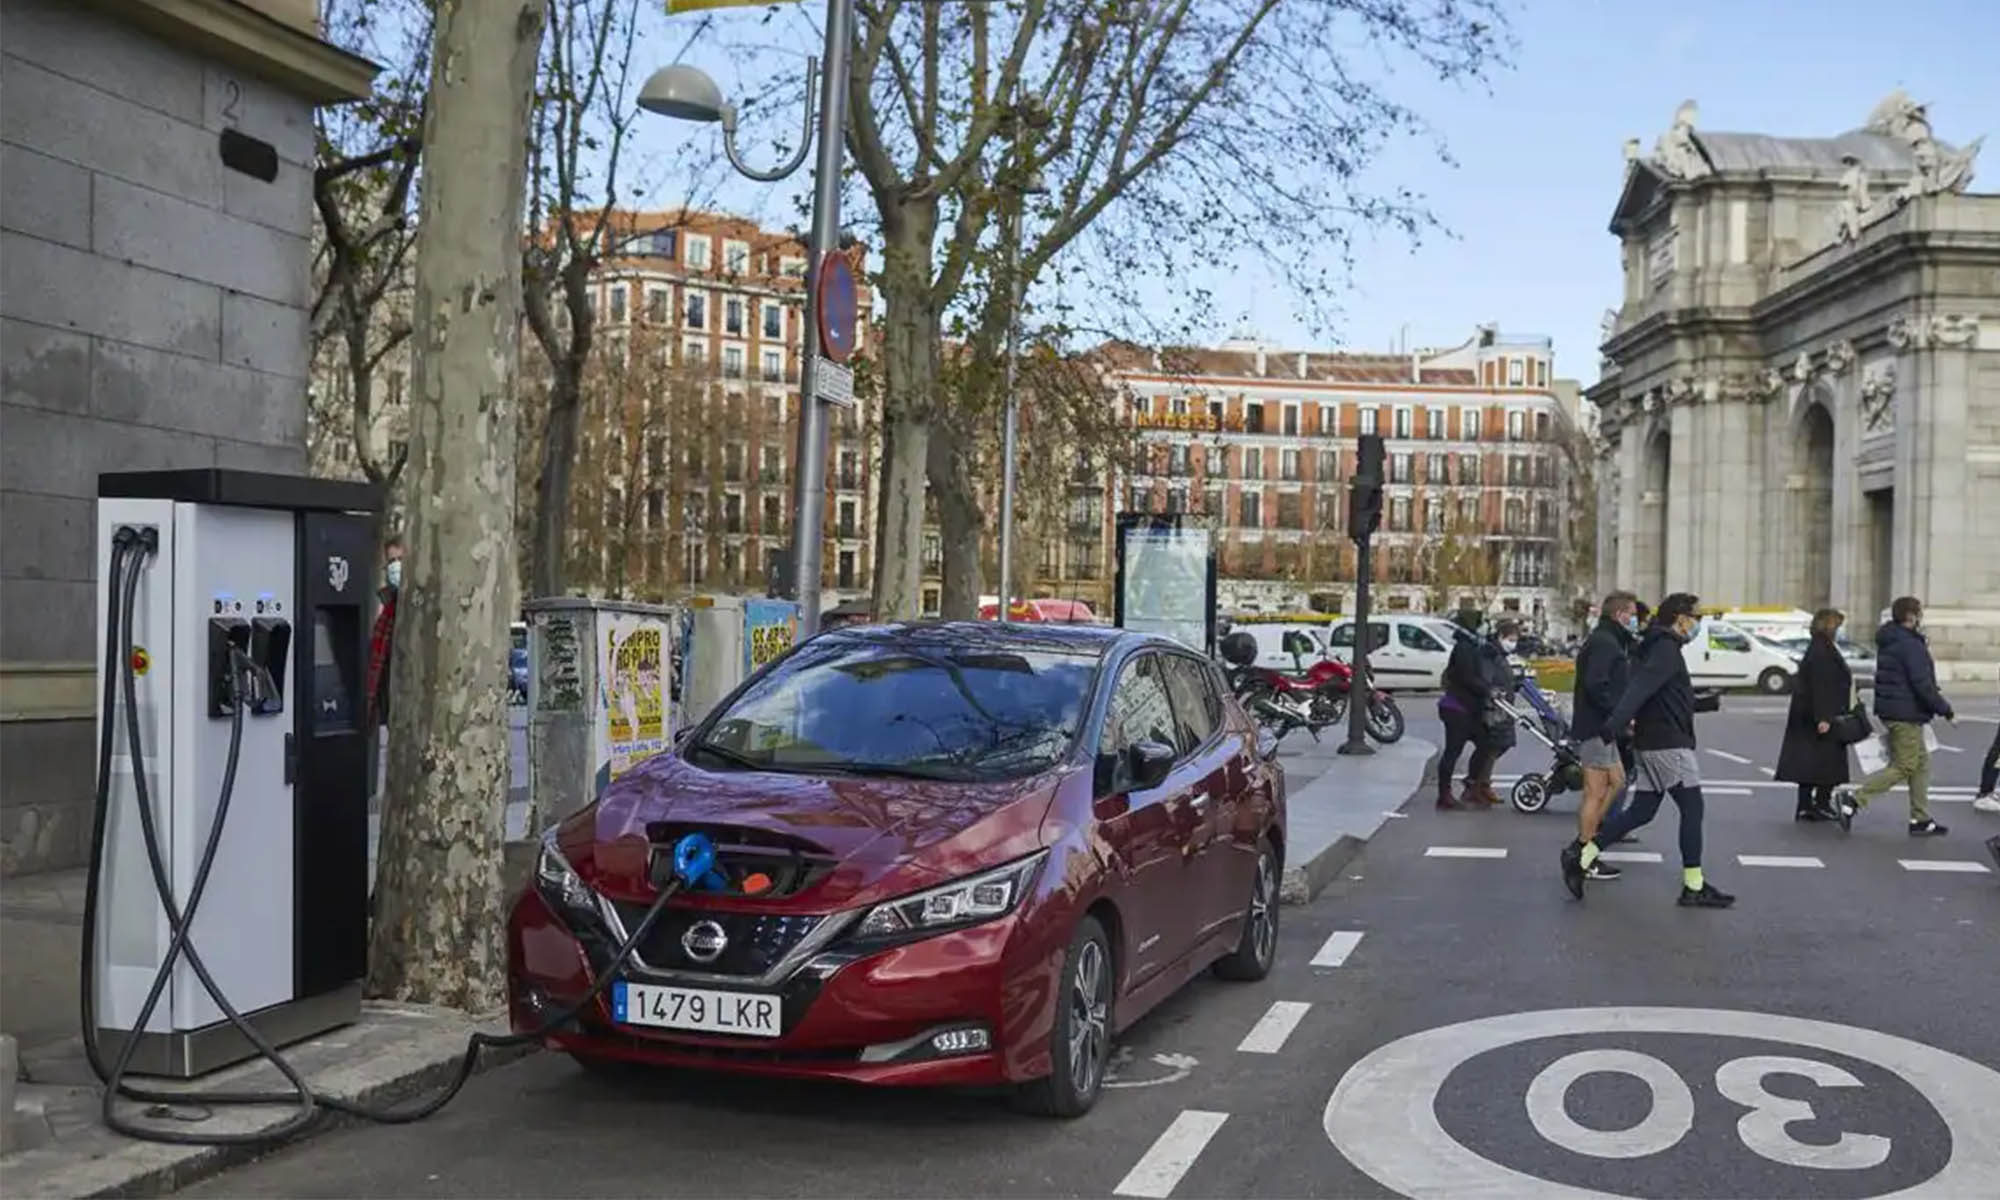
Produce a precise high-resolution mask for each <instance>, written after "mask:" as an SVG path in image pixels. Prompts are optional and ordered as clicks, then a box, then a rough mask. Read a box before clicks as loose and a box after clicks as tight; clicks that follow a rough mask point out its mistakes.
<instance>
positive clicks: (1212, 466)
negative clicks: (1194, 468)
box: [1201, 446, 1229, 479]
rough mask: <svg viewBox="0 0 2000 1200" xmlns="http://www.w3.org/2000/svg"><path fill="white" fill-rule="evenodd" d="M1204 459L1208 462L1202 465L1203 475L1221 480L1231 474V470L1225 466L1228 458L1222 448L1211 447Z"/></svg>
mask: <svg viewBox="0 0 2000 1200" xmlns="http://www.w3.org/2000/svg"><path fill="white" fill-rule="evenodd" d="M1204 457H1205V458H1206V461H1205V462H1203V463H1202V472H1201V473H1202V474H1203V475H1205V476H1207V477H1208V478H1210V479H1220V478H1222V477H1223V476H1224V475H1227V474H1228V473H1229V468H1228V467H1227V466H1226V465H1224V459H1225V457H1226V456H1225V455H1224V454H1223V452H1222V447H1220V446H1210V447H1209V448H1208V450H1207V452H1206V454H1205V456H1204Z"/></svg>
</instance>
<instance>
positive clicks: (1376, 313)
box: [637, 0, 2000, 384]
mask: <svg viewBox="0 0 2000 1200" xmlns="http://www.w3.org/2000/svg"><path fill="white" fill-rule="evenodd" d="M808 7H816V6H811V5H809V6H808ZM1510 18H1511V28H1512V34H1513V38H1514V41H1515V46H1514V48H1513V50H1512V51H1511V54H1510V57H1511V60H1512V65H1511V66H1510V67H1506V68H1502V69H1500V70H1498V71H1496V72H1495V73H1494V74H1493V75H1492V76H1491V77H1490V78H1489V79H1488V80H1487V81H1486V82H1484V83H1483V84H1482V83H1473V84H1470V85H1456V84H1441V83H1437V82H1435V81H1431V80H1427V79H1423V78H1419V77H1415V76H1400V77H1396V78H1393V79H1391V80H1390V81H1389V86H1390V88H1391V90H1392V93H1393V95H1394V96H1395V97H1396V98H1397V99H1398V100H1401V101H1403V102H1405V103H1407V104H1409V105H1410V106H1412V107H1413V108H1415V109H1416V110H1417V111H1418V112H1419V113H1421V114H1422V115H1423V116H1424V117H1425V119H1426V120H1427V121H1428V122H1429V124H1430V125H1431V127H1432V129H1433V131H1434V132H1435V134H1436V135H1437V136H1439V137H1440V138H1442V140H1443V142H1444V143H1445V145H1446V146H1447V148H1448V149H1449V151H1450V153H1451V155H1452V157H1453V158H1454V159H1455V160H1456V161H1455V165H1447V164H1445V163H1442V162H1440V161H1439V160H1438V158H1437V156H1436V154H1435V151H1434V148H1433V146H1432V145H1431V144H1430V143H1429V142H1425V141H1413V142H1405V143H1402V144H1399V145H1396V146H1392V147H1391V148H1390V149H1389V150H1388V151H1387V152H1386V153H1384V154H1383V155H1382V156H1381V157H1380V158H1379V159H1378V160H1377V161H1376V162H1375V164H1374V165H1373V166H1372V168H1371V170H1370V172H1369V174H1368V176H1367V178H1366V181H1365V183H1366V185H1367V186H1372V187H1374V188H1376V189H1378V190H1386V189H1388V188H1392V187H1396V186H1407V187H1410V188H1412V189H1414V190H1415V191H1417V192H1418V193H1420V194H1421V195H1422V196H1423V197H1424V198H1425V201H1426V202H1427V203H1428V205H1429V207H1430V209H1431V210H1432V211H1433V212H1434V213H1435V214H1436V215H1437V216H1438V217H1439V218H1440V219H1441V221H1442V222H1443V225H1444V227H1445V229H1446V231H1447V232H1446V233H1444V234H1439V233H1432V234H1430V235H1428V236H1427V237H1426V238H1425V239H1424V241H1423V242H1422V244H1420V245H1417V246H1415V247H1412V245H1411V244H1410V242H1409V241H1408V240H1407V239H1406V238H1404V237H1403V236H1402V235H1400V234H1385V235H1382V236H1380V237H1373V238H1365V239H1364V240H1363V242H1362V244H1361V245H1360V246H1359V247H1358V257H1357V262H1356V265H1355V270H1354V273H1353V276H1352V278H1351V290H1350V293H1349V295H1348V297H1347V299H1346V301H1345V303H1344V304H1343V306H1342V312H1341V313H1340V314H1338V315H1337V316H1336V317H1335V318H1334V323H1333V324H1332V325H1331V327H1312V326H1308V325H1306V324H1304V323H1303V322H1302V321H1301V320H1300V319H1299V318H1298V317H1297V316H1295V315H1294V314H1295V313H1296V311H1297V310H1298V309H1299V307H1300V306H1299V305H1298V304H1296V303H1295V302H1294V299H1293V298H1292V297H1290V296H1288V295H1287V294H1286V293H1285V292H1284V290H1283V287H1282V285H1281V284H1279V283H1278V282H1276V281H1274V280H1272V279H1270V278H1268V277H1264V276H1263V275H1262V274H1261V273H1260V272H1258V271H1256V270H1254V269H1247V268H1248V265H1249V264H1247V263H1227V262H1224V263H1218V264H1216V267H1215V269H1214V270H1213V271H1211V272H1209V273H1207V276H1206V277H1205V278H1204V279H1203V282H1204V283H1206V284H1208V285H1209V286H1211V287H1214V288H1215V289H1216V290H1217V292H1218V308H1217V312H1216V320H1215V322H1214V327H1213V328H1212V329H1211V330H1209V331H1208V332H1209V334H1210V335H1211V338H1212V340H1215V341H1220V340H1222V339H1223V338H1226V337H1228V336H1231V335H1232V334H1239V333H1247V334H1251V335H1254V336H1257V337H1259V338H1261V339H1263V340H1267V341H1272V342H1276V343H1280V344H1282V345H1286V346H1294V347H1307V346H1309V347H1313V348H1325V349H1350V350H1360V351H1367V350H1387V349H1390V348H1392V347H1395V346H1397V345H1398V344H1399V343H1402V344H1407V345H1409V346H1412V347H1415V346H1449V345H1455V344H1457V343H1459V342H1461V341H1463V340H1465V339H1466V338H1467V337H1469V336H1470V335H1471V332H1472V329H1473V327H1474V326H1475V325H1477V324H1479V323H1482V322H1488V321H1491V322H1497V323H1498V324H1499V325H1500V327H1501V329H1502V331H1503V332H1506V333H1512V334H1540V335H1545V336H1548V337H1551V338H1553V339H1554V343H1555V354H1556V368H1557V372H1556V373H1557V374H1558V375H1561V376H1565V377H1570V378H1576V379H1580V380H1582V381H1583V382H1584V383H1586V384H1588V383H1590V382H1592V381H1594V380H1595V379H1596V377H1597V367H1598V356H1597V350H1596V342H1597V336H1598V335H1597V330H1598V325H1599V321H1600V319H1601V317H1602V315H1603V313H1604V310H1605V309H1606V308H1607V307H1609V306H1612V305H1614V304H1615V303H1616V302H1617V298H1618V296H1619V293H1620V286H1621V285H1620V281H1619V268H1618V246H1617V240H1616V239H1615V238H1614V237H1613V236H1612V235H1611V233H1610V232H1609V230H1608V228H1607V225H1608V223H1609V221H1610V218H1611V211H1612V208H1613V206H1614V205H1615V204H1616V202H1617V199H1618V194H1619V191H1620V188H1621V186H1622V183H1623V178H1624V169H1625V167H1624V158H1623V153H1624V151H1623V146H1624V142H1625V140H1626V139H1627V138H1631V137H1637V138H1639V139H1640V140H1641V143H1642V146H1643V148H1644V149H1645V150H1646V151H1647V152H1650V151H1651V149H1652V146H1653V142H1654V139H1655V138H1657V137H1658V136H1659V135H1660V134H1661V133H1663V132H1665V130H1666V129H1667V127H1668V126H1669V125H1670V124H1671V123H1672V118H1673V113H1674V110H1675V108H1676V107H1677V106H1679V104H1680V103H1681V102H1682V101H1683V100H1689V99H1692V100H1695V101H1696V102H1697V103H1698V104H1699V105H1700V117H1699V120H1698V122H1697V128H1698V129H1707V130H1718V131H1720V130H1729V131H1746V132H1762V133H1772V134H1782V135H1793V136H1831V135H1833V134H1836V133H1840V132H1843V131H1845V130H1849V129H1853V128H1856V127H1858V126H1860V125H1861V124H1862V123H1863V122H1864V121H1865V120H1866V118H1867V116H1868V113H1869V111H1870V110H1871V109H1872V108H1873V107H1874V106H1875V104H1876V102H1877V101H1879V100H1880V99H1881V98H1882V97H1883V96H1885V95H1886V94H1888V92H1889V91H1890V90H1891V89H1892V88H1896V87H1902V88H1903V89H1905V90H1906V91H1908V92H1909V93H1910V95H1911V96H1912V97H1913V98H1915V99H1916V100H1918V101H1920V102H1922V103H1925V104H1927V105H1928V106H1929V110H1930V119H1931V124H1932V127H1933V129H1934V130H1935V131H1936V133H1937V136H1938V137H1940V138H1941V139H1943V140H1945V141H1947V142H1951V143H1953V144H1958V145H1962V144H1964V143H1965V142H1967V141H1969V140H1971V139H1972V138H1974V137H1977V136H1980V135H1982V134H1989V133H1990V134H1992V135H1993V140H1994V141H1995V142H2000V68H1996V61H2000V0H1899V2H1888V0H1873V2H1868V3H1863V2H1860V0H1675V2H1672V3H1639V2H1637V0H1517V2H1516V3H1513V4H1512V5H1511V8H1510ZM688 19H689V18H687V17H676V18H672V21H673V22H674V23H675V24H676V25H678V24H679V23H680V22H684V21H687V20H688ZM789 20H790V21H792V22H793V23H794V24H796V23H797V22H799V21H802V20H804V15H803V14H802V13H801V14H798V15H795V16H792V17H790V18H789ZM675 44H676V45H678V44H679V43H678V41H677V40H676V42H675ZM695 57H696V59H697V60H699V59H700V57H701V52H700V50H699V49H697V50H696V52H695ZM718 74H721V72H718ZM728 82H729V81H727V80H725V87H727V86H728ZM641 126H642V128H641V132H640V134H639V136H640V139H641V141H640V145H639V146H638V147H637V149H638V151H639V159H640V160H641V161H651V162H660V161H664V160H665V157H666V156H667V155H668V154H669V153H671V150H672V148H673V144H674V143H677V142H684V141H686V140H687V139H688V138H689V136H690V134H689V132H688V127H686V126H679V125H676V124H674V123H669V122H661V121H647V122H641ZM693 136H695V137H702V136H708V137H712V136H713V134H712V133H710V134H701V133H696V134H694V135H693ZM798 178H799V179H800V180H803V179H805V178H806V173H805V172H802V173H801V175H800V176H799V177H798ZM796 186H797V185H794V187H793V188H792V189H787V188H783V187H781V188H778V189H772V188H769V187H765V186H762V185H756V184H750V183H747V182H732V183H730V184H727V185H724V187H723V189H722V191H721V192H720V193H719V195H718V199H719V200H720V202H721V204H722V206H723V207H726V208H730V209H732V210H734V211H738V212H741V213H743V214H744V215H746V216H753V217H760V218H762V219H766V220H770V221H773V222H774V223H789V222H790V221H791V220H793V219H794V218H793V213H794V211H795V210H794V208H793V195H794V194H795V188H796ZM1972 186H1973V189H1974V190H1977V191H1989V192H2000V146H1996V145H1989V146H1987V147H1986V149H1985V151H1984V153H1983V154H1982V156H1981V161H1980V163H1979V167H1978V175H1977V177H1976V178H1975V180H1974V182H1973V185H1972ZM669 202H671V201H669Z"/></svg>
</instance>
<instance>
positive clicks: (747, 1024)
mask: <svg viewBox="0 0 2000 1200" xmlns="http://www.w3.org/2000/svg"><path fill="white" fill-rule="evenodd" d="M782 1013H783V1006H782V1004H781V1002H780V1001H779V999H778V997H776V996H767V995H761V994H758V993H755V992H715V991H709V990H708V989H706V988H683V987H666V986H664V985H661V984H653V983H624V982H620V983H617V984H615V985H613V986H612V989H611V1016H612V1019H613V1020H615V1021H617V1022H619V1023H620V1024H622V1025H648V1026H651V1027H653V1028H655V1029H688V1030H693V1031H695V1032H697V1033H733V1034H739V1035H745V1036H748V1037H777V1036H778V1034H779V1033H780V1032H782V1027H781V1019H782Z"/></svg>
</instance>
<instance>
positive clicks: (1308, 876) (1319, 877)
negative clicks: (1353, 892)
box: [1278, 750, 1442, 906]
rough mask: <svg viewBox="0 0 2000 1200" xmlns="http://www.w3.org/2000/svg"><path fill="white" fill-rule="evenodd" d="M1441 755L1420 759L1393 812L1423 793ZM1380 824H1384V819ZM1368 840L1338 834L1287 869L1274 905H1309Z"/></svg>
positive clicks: (1402, 808) (1434, 753)
mask: <svg viewBox="0 0 2000 1200" xmlns="http://www.w3.org/2000/svg"><path fill="white" fill-rule="evenodd" d="M1441 755H1442V751H1439V750H1433V751H1431V754H1430V757H1429V758H1427V759H1425V760H1424V769H1423V770H1422V771H1421V772H1419V773H1418V775H1417V786H1416V787H1415V788H1413V789H1411V791H1410V794H1409V795H1407V796H1405V797H1403V799H1402V800H1401V801H1399V802H1398V803H1397V805H1396V808H1395V811H1397V812H1401V811H1403V810H1404V809H1405V808H1408V807H1409V805H1410V802H1411V801H1412V800H1415V799H1417V798H1418V797H1419V796H1422V795H1423V794H1424V785H1425V784H1426V783H1427V782H1429V781H1430V780H1431V779H1432V778H1433V777H1434V776H1435V774H1436V772H1437V764H1438V759H1439V758H1440V757H1441ZM1384 823H1385V824H1386V820H1385V822H1384ZM1375 828H1376V830H1377V831H1378V832H1379V831H1380V830H1381V828H1382V826H1381V825H1377V826H1376V827H1375ZM1372 837H1373V834H1371V835H1369V837H1365V838H1360V837H1354V836H1353V835H1351V834H1342V835H1340V836H1339V837H1337V838H1335V839H1334V840H1333V844H1332V845H1329V846H1328V847H1327V848H1326V849H1324V850H1321V851H1320V852H1319V853H1318V854H1315V855H1313V856H1312V857H1311V858H1310V859H1307V860H1306V861H1305V862H1302V863H1297V864H1293V865H1289V866H1287V867H1286V868H1285V874H1284V876H1283V878H1282V879H1280V880H1279V883H1278V902H1279V903H1280V904H1290V905H1295V906H1296V905H1302V904H1311V903H1312V902H1313V901H1314V900H1316V899H1318V898H1319V894H1320V893H1321V892H1323V891H1325V890H1326V889H1327V885H1329V884H1331V883H1332V882H1333V881H1334V880H1335V879H1338V878H1339V877H1340V873H1341V871H1342V870H1344V869H1345V868H1346V867H1347V864H1348V863H1351V862H1353V861H1354V859H1355V856H1356V855H1358V854H1360V853H1361V851H1362V850H1364V849H1366V848H1367V846H1368V843H1369V841H1370V840H1371V838H1372Z"/></svg>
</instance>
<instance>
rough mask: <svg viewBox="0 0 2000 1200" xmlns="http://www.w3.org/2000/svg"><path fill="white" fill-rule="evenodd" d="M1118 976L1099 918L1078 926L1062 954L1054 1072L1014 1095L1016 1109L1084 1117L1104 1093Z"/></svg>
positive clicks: (1052, 1039) (1052, 1041)
mask: <svg viewBox="0 0 2000 1200" xmlns="http://www.w3.org/2000/svg"><path fill="white" fill-rule="evenodd" d="M1116 994H1117V972H1116V970H1115V969H1114V960H1113V959H1112V956H1111V939H1110V938H1108V937H1106V936H1105V933H1104V926H1103V925H1101V924H1099V923H1098V921H1097V918H1096V917H1085V918H1084V919H1083V920H1082V921H1080V922H1078V923H1077V927H1076V933H1075V935H1074V936H1072V937H1071V938H1070V943H1069V952H1068V953H1067V954H1066V955H1064V956H1063V971H1062V983H1061V985H1060V986H1059V988H1058V989H1057V995H1058V1000H1057V1005H1056V1019H1055V1022H1054V1028H1053V1029H1051V1030H1050V1031H1049V1063H1050V1066H1051V1070H1050V1071H1049V1073H1048V1074H1047V1075H1046V1076H1044V1077H1043V1078H1041V1079H1037V1080H1035V1081H1033V1082H1031V1083H1025V1084H1022V1085H1021V1086H1020V1087H1019V1088H1017V1089H1016V1090H1015V1092H1014V1102H1015V1105H1016V1107H1018V1108H1020V1109H1021V1110H1022V1111H1023V1112H1027V1113H1032V1114H1033V1115H1035V1116H1038V1117H1064V1118H1069V1117H1080V1116H1082V1115H1083V1114H1085V1113H1087V1112H1089V1111H1090V1109H1091V1106H1092V1105H1094V1104H1096V1103H1097V1097H1098V1096H1099V1095H1101V1094H1102V1093H1103V1091H1104V1073H1105V1071H1106V1070H1107V1069H1108V1068H1109V1067H1110V1065H1111V1013H1112V1003H1113V1000H1114V998H1115V997H1116Z"/></svg>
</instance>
